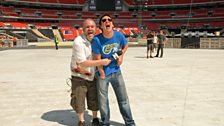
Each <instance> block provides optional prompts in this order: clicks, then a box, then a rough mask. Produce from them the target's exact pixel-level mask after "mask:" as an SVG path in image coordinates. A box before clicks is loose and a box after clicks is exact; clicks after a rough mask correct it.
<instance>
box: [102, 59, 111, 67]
mask: <svg viewBox="0 0 224 126" xmlns="http://www.w3.org/2000/svg"><path fill="white" fill-rule="evenodd" d="M110 62H111V60H110V59H101V60H100V64H101V65H103V66H107V65H109V64H110Z"/></svg>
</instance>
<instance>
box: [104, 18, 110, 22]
mask: <svg viewBox="0 0 224 126" xmlns="http://www.w3.org/2000/svg"><path fill="white" fill-rule="evenodd" d="M107 20H108V21H109V22H111V21H112V19H111V18H108V19H107V18H104V19H102V22H106V21H107Z"/></svg>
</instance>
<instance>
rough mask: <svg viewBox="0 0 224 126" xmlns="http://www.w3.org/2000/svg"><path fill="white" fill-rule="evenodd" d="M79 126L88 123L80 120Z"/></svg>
mask: <svg viewBox="0 0 224 126" xmlns="http://www.w3.org/2000/svg"><path fill="white" fill-rule="evenodd" d="M78 126H86V125H85V122H82V121H79V124H78Z"/></svg>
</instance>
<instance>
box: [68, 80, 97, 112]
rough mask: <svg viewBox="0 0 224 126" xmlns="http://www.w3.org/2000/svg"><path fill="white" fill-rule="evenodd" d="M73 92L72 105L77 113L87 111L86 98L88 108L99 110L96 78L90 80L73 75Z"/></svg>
mask: <svg viewBox="0 0 224 126" xmlns="http://www.w3.org/2000/svg"><path fill="white" fill-rule="evenodd" d="M71 82H72V92H71V102H70V105H71V106H72V108H73V109H74V110H75V111H76V112H77V113H82V112H84V111H85V109H86V108H85V98H86V100H87V109H89V110H92V111H97V110H99V107H98V99H97V89H96V80H95V79H94V80H93V81H88V80H85V79H83V78H80V77H74V76H72V80H71Z"/></svg>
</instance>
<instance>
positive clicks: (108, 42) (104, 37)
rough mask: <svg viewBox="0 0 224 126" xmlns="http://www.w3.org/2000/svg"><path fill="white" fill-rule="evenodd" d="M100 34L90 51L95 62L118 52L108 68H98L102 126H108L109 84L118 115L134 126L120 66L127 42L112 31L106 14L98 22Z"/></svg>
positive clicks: (127, 124) (111, 24) (110, 19)
mask: <svg viewBox="0 0 224 126" xmlns="http://www.w3.org/2000/svg"><path fill="white" fill-rule="evenodd" d="M99 26H100V29H101V30H102V33H101V34H98V35H96V36H95V37H94V38H93V41H92V51H93V53H94V55H95V58H96V59H97V60H100V59H105V58H111V57H113V55H114V54H117V53H118V52H119V55H117V57H115V58H111V59H112V61H111V63H110V64H109V65H108V66H102V65H101V66H98V67H97V68H98V73H97V91H98V101H99V109H100V114H101V119H102V125H103V126H109V125H110V109H109V99H108V87H109V83H110V84H111V85H112V87H113V90H114V92H115V95H116V98H117V102H118V105H119V109H120V113H121V115H122V117H123V119H124V122H125V125H126V126H135V121H134V120H133V118H132V113H131V108H130V104H129V99H128V95H127V91H126V87H125V83H124V79H123V77H122V73H121V69H120V65H121V64H122V62H123V56H124V54H125V52H126V50H127V48H128V44H127V40H126V39H125V37H124V35H122V33H120V32H117V31H113V27H114V25H113V22H112V18H111V16H110V15H108V14H104V15H103V16H102V17H101V18H100V21H99Z"/></svg>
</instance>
